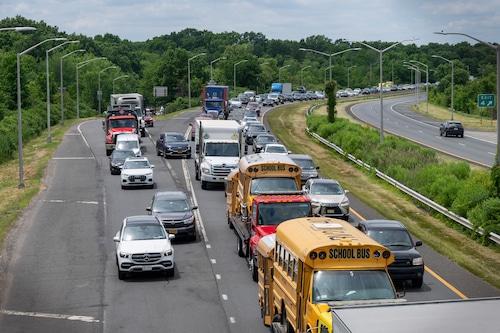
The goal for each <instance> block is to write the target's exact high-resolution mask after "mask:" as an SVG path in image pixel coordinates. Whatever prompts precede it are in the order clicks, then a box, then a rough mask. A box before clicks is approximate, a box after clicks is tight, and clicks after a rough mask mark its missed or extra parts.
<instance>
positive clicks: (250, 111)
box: [243, 102, 259, 117]
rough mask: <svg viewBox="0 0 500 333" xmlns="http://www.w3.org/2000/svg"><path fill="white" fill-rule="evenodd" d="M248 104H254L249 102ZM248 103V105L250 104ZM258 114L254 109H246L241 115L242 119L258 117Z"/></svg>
mask: <svg viewBox="0 0 500 333" xmlns="http://www.w3.org/2000/svg"><path fill="white" fill-rule="evenodd" d="M250 103H255V102H250ZM250 103H248V104H250ZM258 116H259V115H258V113H257V110H255V109H252V108H250V109H248V108H245V112H244V113H243V117H258Z"/></svg>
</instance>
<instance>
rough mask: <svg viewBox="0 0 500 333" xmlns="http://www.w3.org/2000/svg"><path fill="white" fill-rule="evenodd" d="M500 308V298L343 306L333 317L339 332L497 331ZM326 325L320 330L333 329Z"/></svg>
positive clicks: (335, 309) (334, 327)
mask: <svg viewBox="0 0 500 333" xmlns="http://www.w3.org/2000/svg"><path fill="white" fill-rule="evenodd" d="M499 309H500V298H499V297H492V298H476V299H467V300H461V299H460V300H444V301H427V302H411V303H410V302H407V303H396V304H378V305H366V306H339V307H333V308H331V320H332V323H333V332H335V333H368V332H369V333H379V332H380V333H382V332H384V333H391V332H394V333H396V332H397V333H399V332H405V333H417V332H418V333H422V332H429V333H431V332H432V333H434V332H439V333H452V332H453V333H455V332H481V333H496V332H500V316H499ZM326 326H327V325H323V326H322V325H321V324H320V327H318V330H317V332H331V331H332V330H331V328H330V327H329V328H328V329H327V328H326ZM313 332H315V331H313Z"/></svg>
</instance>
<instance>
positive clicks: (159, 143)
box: [156, 132, 191, 159]
mask: <svg viewBox="0 0 500 333" xmlns="http://www.w3.org/2000/svg"><path fill="white" fill-rule="evenodd" d="M156 155H158V156H161V155H163V157H165V158H168V157H182V158H188V159H189V158H191V145H190V144H189V141H188V140H186V139H185V138H184V135H182V134H181V133H178V132H163V133H160V136H159V137H158V140H156Z"/></svg>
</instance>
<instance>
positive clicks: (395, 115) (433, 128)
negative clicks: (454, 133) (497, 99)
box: [350, 96, 497, 167]
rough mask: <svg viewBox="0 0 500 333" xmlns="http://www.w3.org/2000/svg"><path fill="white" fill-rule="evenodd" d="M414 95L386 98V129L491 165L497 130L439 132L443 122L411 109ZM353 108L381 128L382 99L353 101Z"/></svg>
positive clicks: (362, 119)
mask: <svg viewBox="0 0 500 333" xmlns="http://www.w3.org/2000/svg"><path fill="white" fill-rule="evenodd" d="M414 102H415V98H414V97H413V96H405V97H399V98H390V99H388V98H386V99H384V100H383V107H384V108H383V128H384V132H387V133H391V134H394V135H398V136H402V137H405V138H407V139H409V140H411V141H413V142H416V143H418V144H420V145H422V146H426V147H429V148H432V149H435V150H437V151H439V152H442V153H445V154H447V155H450V156H454V157H457V158H459V159H463V160H466V161H468V162H470V163H474V164H477V165H480V166H484V167H491V166H492V165H493V163H494V161H495V154H496V149H497V148H496V140H497V138H496V132H480V131H470V130H467V129H465V134H464V137H463V138H456V137H444V136H440V135H439V124H440V122H438V121H436V120H433V119H430V118H427V117H424V116H421V115H419V114H417V113H414V112H412V111H410V110H409V107H410V106H411V104H414ZM350 112H351V113H352V115H353V116H355V117H356V118H358V119H359V120H361V121H363V122H365V123H367V124H369V125H371V126H373V127H375V128H378V129H380V123H381V117H380V100H379V99H378V100H373V101H370V102H366V103H360V104H356V105H354V106H353V107H352V108H351V110H350Z"/></svg>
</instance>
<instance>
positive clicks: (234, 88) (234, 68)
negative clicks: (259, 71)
mask: <svg viewBox="0 0 500 333" xmlns="http://www.w3.org/2000/svg"><path fill="white" fill-rule="evenodd" d="M247 61H248V60H246V59H245V60H241V61H238V62H237V63H235V64H234V65H233V81H234V82H233V91H234V92H236V66H238V65H239V64H241V63H243V62H247Z"/></svg>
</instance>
